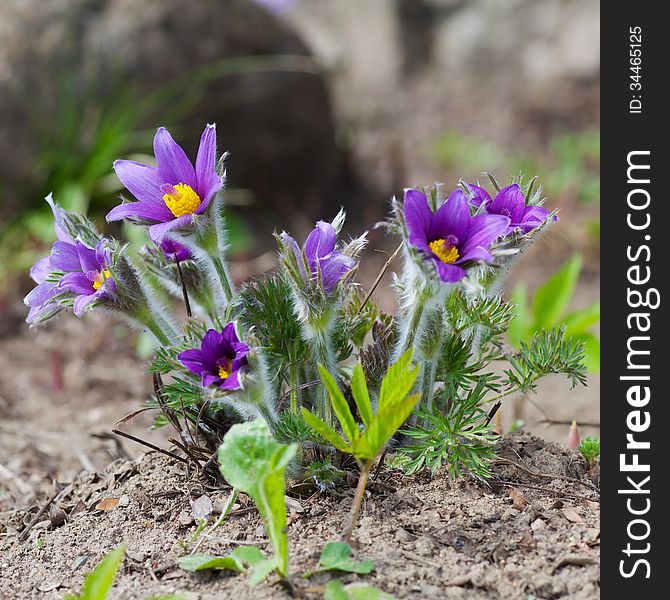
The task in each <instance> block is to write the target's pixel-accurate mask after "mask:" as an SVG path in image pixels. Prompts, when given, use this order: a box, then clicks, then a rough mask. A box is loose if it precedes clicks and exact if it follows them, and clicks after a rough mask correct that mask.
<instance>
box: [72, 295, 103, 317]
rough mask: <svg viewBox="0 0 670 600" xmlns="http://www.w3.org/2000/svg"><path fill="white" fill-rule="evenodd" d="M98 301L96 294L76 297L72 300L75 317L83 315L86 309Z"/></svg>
mask: <svg viewBox="0 0 670 600" xmlns="http://www.w3.org/2000/svg"><path fill="white" fill-rule="evenodd" d="M98 299H99V297H98V296H97V295H96V294H90V295H81V296H77V297H76V298H75V299H74V306H73V311H74V314H75V316H77V317H80V316H81V315H82V314H83V313H84V311H85V310H86V309H87V308H88V306H89V305H91V304H92V303H93V302H95V301H96V300H98Z"/></svg>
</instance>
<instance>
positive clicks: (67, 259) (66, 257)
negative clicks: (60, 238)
mask: <svg viewBox="0 0 670 600" xmlns="http://www.w3.org/2000/svg"><path fill="white" fill-rule="evenodd" d="M50 261H51V267H52V269H53V270H54V271H79V270H80V269H81V263H80V261H79V253H78V252H77V247H76V246H75V245H74V244H70V243H69V242H54V245H53V246H52V248H51V257H50Z"/></svg>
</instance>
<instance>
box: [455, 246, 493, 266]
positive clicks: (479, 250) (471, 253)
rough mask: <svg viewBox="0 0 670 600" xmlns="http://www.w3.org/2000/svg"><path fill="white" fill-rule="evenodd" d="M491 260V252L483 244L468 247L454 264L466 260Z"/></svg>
mask: <svg viewBox="0 0 670 600" xmlns="http://www.w3.org/2000/svg"><path fill="white" fill-rule="evenodd" d="M492 260H493V256H491V253H490V252H489V251H488V250H487V249H486V248H484V247H483V246H474V247H473V248H469V249H468V252H467V253H466V254H463V256H461V258H459V259H458V260H457V261H456V263H455V264H461V263H464V262H468V261H475V262H491V261H492Z"/></svg>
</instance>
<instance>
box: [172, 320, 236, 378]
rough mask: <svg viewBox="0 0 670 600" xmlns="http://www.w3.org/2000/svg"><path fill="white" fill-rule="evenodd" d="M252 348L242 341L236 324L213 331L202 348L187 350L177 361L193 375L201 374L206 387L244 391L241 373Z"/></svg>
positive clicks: (203, 342) (209, 332) (208, 333)
mask: <svg viewBox="0 0 670 600" xmlns="http://www.w3.org/2000/svg"><path fill="white" fill-rule="evenodd" d="M248 353H249V346H247V345H246V344H244V343H242V342H240V340H239V338H238V337H237V332H236V331H235V325H234V324H233V323H228V325H226V326H225V327H224V329H223V331H221V332H218V331H216V329H209V330H207V333H205V335H204V337H203V339H202V343H201V344H200V348H192V349H190V350H184V352H181V353H180V354H179V355H178V356H177V358H178V359H179V360H180V361H181V363H182V364H183V365H184V366H185V367H186V368H187V369H188V370H189V371H191V372H192V373H195V374H196V375H199V376H200V378H201V380H202V385H203V387H209V386H210V385H216V386H218V387H219V388H221V389H223V390H237V389H240V388H241V387H242V386H241V383H240V377H239V376H240V373H241V371H242V370H243V369H244V368H245V367H246V365H247V354H248Z"/></svg>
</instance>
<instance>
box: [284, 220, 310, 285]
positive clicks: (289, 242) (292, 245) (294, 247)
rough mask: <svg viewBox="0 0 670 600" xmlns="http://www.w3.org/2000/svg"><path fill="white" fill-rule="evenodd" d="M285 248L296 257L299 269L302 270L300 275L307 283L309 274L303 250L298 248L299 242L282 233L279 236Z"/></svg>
mask: <svg viewBox="0 0 670 600" xmlns="http://www.w3.org/2000/svg"><path fill="white" fill-rule="evenodd" d="M279 237H280V239H281V241H282V243H283V244H284V246H286V247H288V249H289V250H290V251H291V252H292V253H293V256H295V260H296V262H297V263H298V269H299V270H300V275H301V276H302V279H303V281H307V273H306V272H305V259H304V258H303V254H302V250H301V249H300V246H298V242H296V241H295V239H294V238H292V237H291V236H290V235H289V234H288V233H286V232H285V231H282V233H281V235H280V236H279Z"/></svg>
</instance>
